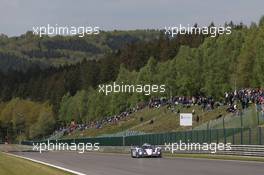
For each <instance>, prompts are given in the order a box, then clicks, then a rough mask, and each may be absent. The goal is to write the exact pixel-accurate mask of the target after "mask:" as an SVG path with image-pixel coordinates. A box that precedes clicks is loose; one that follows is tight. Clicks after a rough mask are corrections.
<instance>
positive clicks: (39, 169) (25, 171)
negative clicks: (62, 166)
mask: <svg viewBox="0 0 264 175" xmlns="http://www.w3.org/2000/svg"><path fill="white" fill-rule="evenodd" d="M0 174H3V175H4V174H8V175H29V174H37V175H54V174H56V175H70V173H67V172H64V171H61V170H58V169H55V168H52V167H48V166H46V165H41V164H38V163H34V162H31V161H28V160H24V159H21V158H17V157H13V156H10V155H6V154H3V153H1V152H0Z"/></svg>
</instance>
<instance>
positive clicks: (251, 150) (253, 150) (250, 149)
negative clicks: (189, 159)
mask: <svg viewBox="0 0 264 175" xmlns="http://www.w3.org/2000/svg"><path fill="white" fill-rule="evenodd" d="M161 147H162V148H163V151H164V152H170V151H168V150H167V151H165V146H164V145H162V146H161ZM231 148H232V149H231V150H223V151H219V150H217V151H216V153H211V151H208V150H207V151H204V150H194V149H190V150H184V151H183V150H175V151H174V153H173V154H177V153H180V154H217V155H237V156H255V157H264V145H231Z"/></svg>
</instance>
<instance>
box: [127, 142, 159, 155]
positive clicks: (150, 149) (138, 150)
mask: <svg viewBox="0 0 264 175" xmlns="http://www.w3.org/2000/svg"><path fill="white" fill-rule="evenodd" d="M161 156H162V154H161V147H155V146H152V145H150V144H147V143H145V144H143V145H142V146H141V147H138V146H136V147H132V148H131V157H132V158H140V157H161Z"/></svg>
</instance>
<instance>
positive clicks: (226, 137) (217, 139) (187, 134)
mask: <svg viewBox="0 0 264 175" xmlns="http://www.w3.org/2000/svg"><path fill="white" fill-rule="evenodd" d="M180 141H181V142H185V143H188V142H189V143H231V144H234V145H251V144H252V145H253V144H254V145H263V144H264V128H262V127H255V128H222V129H207V130H190V131H179V132H171V133H157V134H143V135H133V136H117V137H95V138H82V139H61V140H49V142H50V143H69V144H70V143H76V144H78V143H93V144H94V143H99V144H100V145H101V146H133V145H142V144H144V143H149V144H153V145H164V144H165V143H177V142H180ZM39 142H44V143H47V140H45V141H37V142H31V141H24V142H22V144H27V145H32V144H33V143H34V144H36V143H39Z"/></svg>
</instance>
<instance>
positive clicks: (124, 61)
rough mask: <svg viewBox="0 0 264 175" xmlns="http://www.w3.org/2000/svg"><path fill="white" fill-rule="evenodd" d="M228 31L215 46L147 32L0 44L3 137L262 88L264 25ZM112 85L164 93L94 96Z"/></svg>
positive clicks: (1, 39)
mask: <svg viewBox="0 0 264 175" xmlns="http://www.w3.org/2000/svg"><path fill="white" fill-rule="evenodd" d="M229 25H230V26H231V27H232V28H233V30H232V34H231V35H223V36H219V37H216V38H211V37H208V36H203V35H180V36H177V37H175V38H170V37H168V36H166V35H165V34H164V32H163V31H152V30H151V31H133V32H131V34H129V32H125V33H122V32H121V33H119V34H116V33H118V32H117V31H115V32H112V33H111V32H106V33H104V34H103V35H102V37H101V38H92V41H90V40H89V39H87V38H84V39H83V40H82V39H80V38H78V39H75V37H65V38H64V37H59V36H57V37H54V38H49V37H46V38H44V39H43V41H39V40H40V39H39V38H37V37H36V36H33V35H32V34H31V33H30V32H28V33H27V34H25V35H22V36H20V37H15V38H8V37H6V36H0V70H1V72H0V80H1V81H0V99H1V100H0V131H1V134H2V136H1V134H0V137H3V136H4V135H6V134H7V133H8V131H9V134H10V135H11V134H12V136H13V137H17V136H20V137H21V135H22V136H23V137H24V138H40V137H43V136H45V135H47V134H49V133H50V132H52V130H53V129H54V128H55V127H58V126H59V125H60V124H62V123H69V122H70V121H71V120H73V119H74V120H76V121H78V122H87V121H92V120H97V119H100V118H102V117H104V116H106V115H112V114H117V113H119V112H121V111H123V110H125V109H126V108H128V107H131V106H134V105H135V104H137V103H138V102H140V101H145V100H148V99H149V98H151V97H156V96H166V97H169V96H170V95H196V94H204V95H208V96H213V97H215V98H217V99H219V100H221V99H220V98H221V97H222V96H223V94H224V92H225V91H230V90H234V89H235V88H241V87H264V73H263V72H264V17H262V18H261V20H260V22H259V24H254V23H252V24H251V25H250V26H245V25H243V24H239V25H234V24H233V23H232V22H231V23H229ZM148 32H149V34H146V33H148ZM23 43H24V44H23ZM14 49H15V50H14ZM67 58H70V59H71V60H75V61H76V60H78V61H76V62H75V63H73V62H71V63H69V62H67ZM74 58H76V59H74ZM80 58H85V59H80ZM50 59H52V60H56V64H54V63H55V62H53V61H52V62H50ZM7 60H9V61H7ZM7 63H9V64H10V66H8V68H5V66H4V65H6V64H7ZM1 67H2V68H1ZM113 81H115V82H124V83H127V84H165V85H166V92H165V93H163V94H158V93H156V94H155V93H154V94H151V95H150V96H145V95H143V94H135V93H134V94H132V93H119V94H118V93H115V94H110V95H108V96H105V95H104V94H103V93H99V92H98V85H99V84H104V83H110V82H113ZM11 131H12V132H11ZM21 133H22V134H21Z"/></svg>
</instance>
